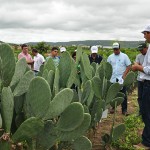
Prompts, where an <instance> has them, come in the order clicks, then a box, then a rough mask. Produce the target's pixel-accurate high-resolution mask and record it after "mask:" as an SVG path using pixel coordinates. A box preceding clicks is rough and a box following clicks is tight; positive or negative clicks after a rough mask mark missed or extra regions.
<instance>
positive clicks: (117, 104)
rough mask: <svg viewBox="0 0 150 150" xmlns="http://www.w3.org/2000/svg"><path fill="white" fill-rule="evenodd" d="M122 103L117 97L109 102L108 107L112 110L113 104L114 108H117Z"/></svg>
mask: <svg viewBox="0 0 150 150" xmlns="http://www.w3.org/2000/svg"><path fill="white" fill-rule="evenodd" d="M123 101H124V98H123V97H117V98H115V99H113V100H112V101H111V102H110V105H111V106H112V107H113V108H114V107H115V104H116V106H119V105H120V104H122V102H123Z"/></svg>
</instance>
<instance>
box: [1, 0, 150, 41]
mask: <svg viewBox="0 0 150 150" xmlns="http://www.w3.org/2000/svg"><path fill="white" fill-rule="evenodd" d="M0 4H1V5H0V41H4V42H11V43H18V44H19V43H20V44H21V43H26V42H40V41H45V42H63V41H64V42H66V41H79V40H117V41H118V40H119V41H120V40H125V41H131V40H136V41H139V40H144V38H143V35H142V34H141V31H142V30H143V29H144V28H145V26H146V25H148V24H150V15H149V14H150V8H149V7H150V1H149V0H42V1H41V0H0Z"/></svg>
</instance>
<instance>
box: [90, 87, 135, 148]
mask: <svg viewBox="0 0 150 150" xmlns="http://www.w3.org/2000/svg"><path fill="white" fill-rule="evenodd" d="M137 107H138V104H137V90H134V91H133V93H131V94H129V95H128V113H129V114H137V110H138V108H137ZM124 117H126V116H124V115H122V113H121V107H120V106H118V108H117V115H116V120H115V121H116V124H120V123H123V122H124ZM112 120H113V114H110V113H108V117H107V118H106V119H102V121H101V122H100V123H99V124H98V125H97V127H96V131H95V132H94V131H91V133H89V139H90V140H91V142H92V144H93V150H103V147H102V140H101V136H102V135H104V134H105V133H108V134H109V133H110V130H111V126H112ZM107 150H110V148H109V147H108V148H107ZM111 150H112V149H111ZM113 150H117V149H115V148H113Z"/></svg>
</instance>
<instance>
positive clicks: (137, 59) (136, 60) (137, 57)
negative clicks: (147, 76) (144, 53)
mask: <svg viewBox="0 0 150 150" xmlns="http://www.w3.org/2000/svg"><path fill="white" fill-rule="evenodd" d="M135 62H136V63H138V64H139V63H140V60H139V55H137V56H136V59H135Z"/></svg>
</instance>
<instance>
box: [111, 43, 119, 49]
mask: <svg viewBox="0 0 150 150" xmlns="http://www.w3.org/2000/svg"><path fill="white" fill-rule="evenodd" d="M112 48H113V49H114V48H118V49H119V48H120V45H119V43H117V42H115V43H113V45H112Z"/></svg>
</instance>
